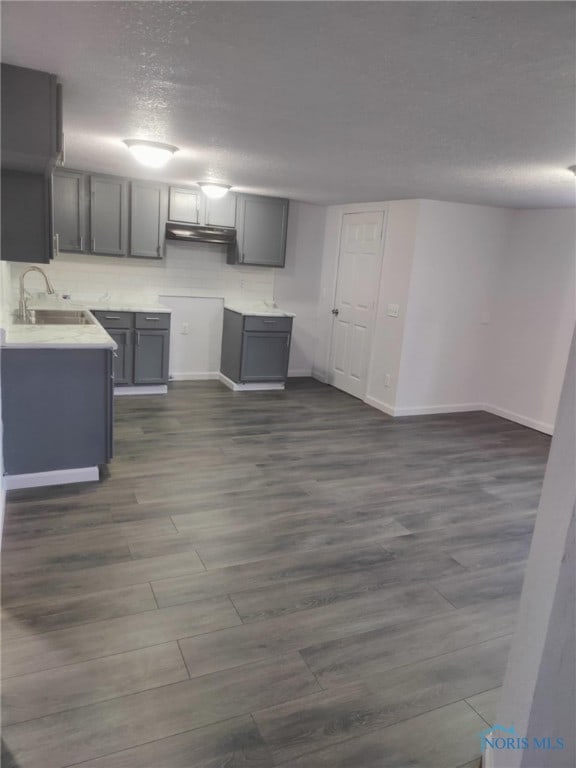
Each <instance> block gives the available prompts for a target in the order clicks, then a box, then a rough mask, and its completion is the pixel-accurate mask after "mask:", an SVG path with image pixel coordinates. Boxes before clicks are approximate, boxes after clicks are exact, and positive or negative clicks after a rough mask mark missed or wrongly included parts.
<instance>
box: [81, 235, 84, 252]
mask: <svg viewBox="0 0 576 768" xmlns="http://www.w3.org/2000/svg"><path fill="white" fill-rule="evenodd" d="M80 250H81V251H83V250H84V237H83V236H82V235H80Z"/></svg>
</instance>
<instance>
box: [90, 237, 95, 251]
mask: <svg viewBox="0 0 576 768" xmlns="http://www.w3.org/2000/svg"><path fill="white" fill-rule="evenodd" d="M90 245H91V250H93V251H95V250H96V238H95V237H93V238H91V239H90Z"/></svg>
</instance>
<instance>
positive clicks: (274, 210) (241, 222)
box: [237, 195, 288, 267]
mask: <svg viewBox="0 0 576 768" xmlns="http://www.w3.org/2000/svg"><path fill="white" fill-rule="evenodd" d="M237 218H238V254H239V261H240V263H241V264H254V265H257V266H262V267H283V266H284V260H285V256H286V225H287V222H288V200H282V199H280V198H274V197H259V196H256V195H239V200H238V217H237Z"/></svg>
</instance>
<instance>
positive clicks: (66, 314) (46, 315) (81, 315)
mask: <svg viewBox="0 0 576 768" xmlns="http://www.w3.org/2000/svg"><path fill="white" fill-rule="evenodd" d="M15 322H16V323H18V324H20V325H95V323H96V321H95V320H94V319H93V318H92V316H91V315H90V314H89V313H88V312H86V311H85V310H83V309H29V310H28V316H27V320H22V319H21V318H16V320H15Z"/></svg>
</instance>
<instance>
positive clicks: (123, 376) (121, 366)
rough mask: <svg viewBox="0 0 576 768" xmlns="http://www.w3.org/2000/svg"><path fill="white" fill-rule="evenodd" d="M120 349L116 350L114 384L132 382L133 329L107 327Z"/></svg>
mask: <svg viewBox="0 0 576 768" xmlns="http://www.w3.org/2000/svg"><path fill="white" fill-rule="evenodd" d="M106 332H107V333H108V335H109V336H111V337H112V338H113V339H114V341H115V342H116V344H117V345H118V349H117V350H116V352H114V384H132V362H133V359H134V353H133V349H132V331H122V330H111V329H106Z"/></svg>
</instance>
